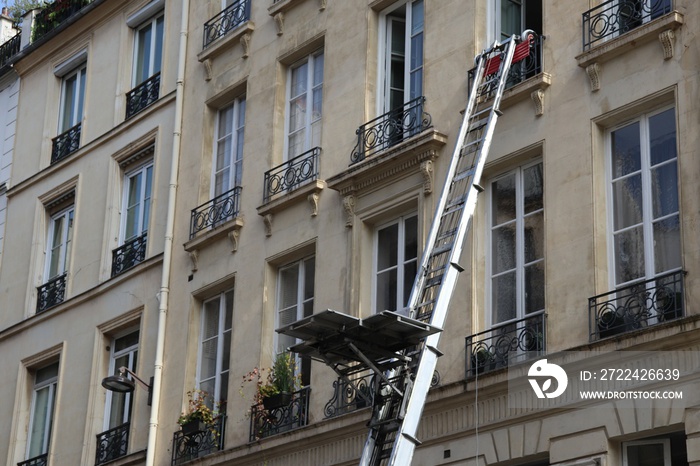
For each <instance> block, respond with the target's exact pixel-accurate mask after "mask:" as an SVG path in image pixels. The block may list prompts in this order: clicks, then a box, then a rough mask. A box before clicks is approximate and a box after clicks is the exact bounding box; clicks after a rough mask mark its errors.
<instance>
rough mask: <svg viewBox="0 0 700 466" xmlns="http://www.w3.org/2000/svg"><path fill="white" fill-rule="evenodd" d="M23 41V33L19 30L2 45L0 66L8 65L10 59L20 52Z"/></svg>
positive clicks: (0, 47)
mask: <svg viewBox="0 0 700 466" xmlns="http://www.w3.org/2000/svg"><path fill="white" fill-rule="evenodd" d="M21 41H22V33H21V32H18V33H17V34H15V36H14V37H12V38H11V39H9V40H8V41H6V42H5V43H4V44H2V45H0V68H2V67H3V66H5V65H7V63H8V62H9V61H10V59H11V58H12V57H14V56H15V55H17V54H18V53H19V50H20V44H21Z"/></svg>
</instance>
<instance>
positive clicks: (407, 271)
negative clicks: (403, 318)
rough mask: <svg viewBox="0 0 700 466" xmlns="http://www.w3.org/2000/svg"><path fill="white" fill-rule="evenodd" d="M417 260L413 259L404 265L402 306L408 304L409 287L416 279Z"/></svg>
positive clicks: (411, 286)
mask: <svg viewBox="0 0 700 466" xmlns="http://www.w3.org/2000/svg"><path fill="white" fill-rule="evenodd" d="M417 270H418V261H417V260H413V261H411V262H409V263H407V264H406V265H405V266H404V270H403V303H402V305H403V307H406V306H408V299H409V298H410V297H411V288H413V282H414V281H415V279H416V273H417Z"/></svg>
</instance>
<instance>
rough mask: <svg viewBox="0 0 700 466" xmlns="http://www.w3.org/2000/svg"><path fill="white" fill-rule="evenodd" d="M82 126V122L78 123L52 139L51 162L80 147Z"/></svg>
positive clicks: (61, 158)
mask: <svg viewBox="0 0 700 466" xmlns="http://www.w3.org/2000/svg"><path fill="white" fill-rule="evenodd" d="M81 127H82V123H78V124H77V125H75V126H73V127H72V128H69V129H68V130H67V131H65V132H63V133H61V134H59V135H58V136H56V137H55V138H53V139H52V144H51V164H54V163H56V162H58V161H60V160H63V159H65V158H66V157H68V156H69V155H70V154H72V153H73V152H75V151H77V150H78V149H79V148H80V129H81Z"/></svg>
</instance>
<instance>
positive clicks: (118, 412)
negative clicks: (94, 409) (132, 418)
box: [107, 392, 128, 429]
mask: <svg viewBox="0 0 700 466" xmlns="http://www.w3.org/2000/svg"><path fill="white" fill-rule="evenodd" d="M111 396H112V402H111V403H110V406H109V423H108V425H107V427H108V428H110V429H113V428H114V427H117V426H120V425H122V424H123V423H124V421H125V419H124V418H125V416H126V399H127V396H128V394H126V393H119V392H111Z"/></svg>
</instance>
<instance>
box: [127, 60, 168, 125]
mask: <svg viewBox="0 0 700 466" xmlns="http://www.w3.org/2000/svg"><path fill="white" fill-rule="evenodd" d="M159 93H160V72H158V73H156V74H154V75H153V76H151V77H150V78H148V79H147V80H145V81H144V82H142V83H141V84H139V85H138V86H136V87H135V88H134V89H132V90H131V91H129V92H127V94H126V119H127V120H128V119H129V118H131V117H133V116H134V115H136V114H137V113H139V112H140V111H142V110H143V109H145V108H146V107H148V106H149V105H151V104H153V103H155V102H156V101H157V100H158V96H159Z"/></svg>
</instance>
